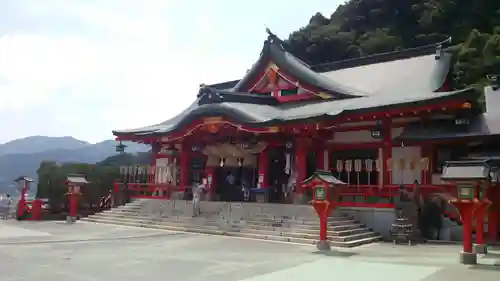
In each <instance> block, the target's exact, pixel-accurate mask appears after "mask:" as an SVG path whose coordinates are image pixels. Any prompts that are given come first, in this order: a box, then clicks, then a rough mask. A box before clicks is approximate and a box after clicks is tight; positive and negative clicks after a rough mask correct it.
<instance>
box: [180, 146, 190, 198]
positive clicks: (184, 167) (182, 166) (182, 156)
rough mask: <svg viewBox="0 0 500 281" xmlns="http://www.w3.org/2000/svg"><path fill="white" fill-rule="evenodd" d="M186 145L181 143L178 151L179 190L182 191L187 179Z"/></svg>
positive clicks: (187, 154) (187, 156) (187, 155)
mask: <svg viewBox="0 0 500 281" xmlns="http://www.w3.org/2000/svg"><path fill="white" fill-rule="evenodd" d="M186 146H187V145H186V144H181V149H180V153H179V162H180V163H179V166H180V178H179V191H180V192H184V190H185V187H186V182H187V179H188V173H189V167H188V161H189V152H188V151H187V147H186Z"/></svg>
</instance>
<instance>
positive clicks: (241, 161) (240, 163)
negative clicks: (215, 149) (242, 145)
mask: <svg viewBox="0 0 500 281" xmlns="http://www.w3.org/2000/svg"><path fill="white" fill-rule="evenodd" d="M242 165H243V159H241V158H238V167H241V166H242Z"/></svg>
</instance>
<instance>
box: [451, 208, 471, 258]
mask: <svg viewBox="0 0 500 281" xmlns="http://www.w3.org/2000/svg"><path fill="white" fill-rule="evenodd" d="M451 203H452V204H453V205H455V207H456V208H457V210H458V212H459V213H460V217H461V219H462V222H463V224H462V230H463V251H462V253H460V261H461V263H463V264H476V263H477V255H476V254H475V253H474V252H473V248H472V220H473V219H474V212H475V210H476V208H477V205H476V203H475V202H473V201H470V200H463V201H452V202H451Z"/></svg>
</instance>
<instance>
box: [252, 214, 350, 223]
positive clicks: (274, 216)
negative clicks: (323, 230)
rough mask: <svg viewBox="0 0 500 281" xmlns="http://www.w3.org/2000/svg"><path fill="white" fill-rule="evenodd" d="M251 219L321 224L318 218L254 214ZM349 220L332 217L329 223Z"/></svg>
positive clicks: (344, 217)
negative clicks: (315, 222)
mask: <svg viewBox="0 0 500 281" xmlns="http://www.w3.org/2000/svg"><path fill="white" fill-rule="evenodd" d="M251 217H254V218H267V219H273V220H295V221H317V222H319V218H318V216H278V215H273V214H252V215H251ZM342 219H349V217H347V216H330V217H328V221H334V220H342Z"/></svg>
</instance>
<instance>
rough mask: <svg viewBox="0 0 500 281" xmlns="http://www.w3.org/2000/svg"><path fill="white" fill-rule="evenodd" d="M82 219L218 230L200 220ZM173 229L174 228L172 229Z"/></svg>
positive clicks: (94, 217) (97, 217) (217, 227)
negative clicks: (194, 221)
mask: <svg viewBox="0 0 500 281" xmlns="http://www.w3.org/2000/svg"><path fill="white" fill-rule="evenodd" d="M82 220H85V221H93V222H100V221H106V222H109V221H114V222H116V223H117V224H119V223H125V224H130V223H137V224H140V225H145V226H148V225H164V226H171V227H172V228H179V229H184V228H196V227H202V228H206V229H212V230H220V227H219V226H218V225H217V224H216V223H213V224H204V223H202V222H198V223H192V222H186V221H177V222H174V221H162V220H154V219H137V218H116V217H113V218H109V217H102V216H101V217H99V216H93V217H87V218H82ZM174 230H175V229H174Z"/></svg>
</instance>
